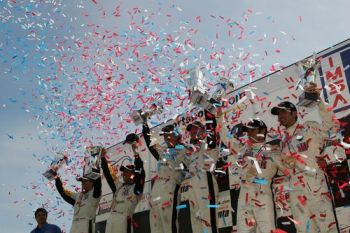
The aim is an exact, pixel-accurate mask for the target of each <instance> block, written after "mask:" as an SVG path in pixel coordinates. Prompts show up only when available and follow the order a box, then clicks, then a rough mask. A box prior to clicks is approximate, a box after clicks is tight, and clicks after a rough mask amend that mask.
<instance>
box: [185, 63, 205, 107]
mask: <svg viewBox="0 0 350 233" xmlns="http://www.w3.org/2000/svg"><path fill="white" fill-rule="evenodd" d="M203 78H204V77H203V73H202V71H200V69H199V68H198V67H197V68H194V69H192V70H190V71H189V72H188V74H187V75H186V76H185V82H186V85H187V88H188V90H189V97H190V101H191V103H193V104H194V105H195V106H198V107H201V108H204V106H206V105H207V104H208V103H207V102H208V99H209V95H208V93H207V92H206V90H205V88H204V86H203Z"/></svg>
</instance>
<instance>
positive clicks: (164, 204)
mask: <svg viewBox="0 0 350 233" xmlns="http://www.w3.org/2000/svg"><path fill="white" fill-rule="evenodd" d="M315 109H316V110H317V111H318V114H319V116H320V117H321V120H322V122H315V121H312V120H310V121H307V122H303V123H301V121H300V120H299V118H300V117H299V115H298V111H297V108H296V106H295V105H294V104H293V103H291V102H287V101H285V102H281V103H279V104H278V105H277V106H274V107H273V108H272V109H271V114H272V115H273V116H275V117H276V118H275V119H276V120H278V122H279V123H280V125H281V128H280V129H281V130H280V131H279V132H278V133H279V136H278V137H277V138H275V140H272V141H271V140H270V141H268V140H267V138H268V137H267V134H268V130H269V126H267V125H266V124H265V123H264V122H263V121H262V120H261V119H259V118H254V119H247V121H246V122H242V123H243V124H242V125H241V126H242V127H239V128H235V129H234V130H231V129H229V127H227V126H228V125H230V123H231V120H232V114H231V113H230V111H225V112H224V111H223V107H218V108H217V109H216V110H215V112H209V111H207V110H206V111H205V122H200V121H194V122H192V123H190V124H189V125H187V127H186V133H187V135H189V140H184V139H183V135H182V132H180V130H179V129H178V128H177V127H176V126H175V125H173V124H170V125H166V126H165V127H163V128H162V129H161V134H162V136H163V139H164V143H159V142H158V141H157V140H155V138H154V135H153V132H152V130H151V129H150V127H149V124H148V121H147V116H144V117H143V122H144V123H143V126H142V135H143V139H144V142H145V143H146V146H147V148H148V150H149V151H150V153H151V154H152V156H153V157H154V158H155V160H157V167H156V171H157V174H156V176H155V177H151V178H152V189H151V192H150V198H149V200H148V201H149V206H150V219H149V221H150V227H151V232H152V233H176V232H181V233H184V232H187V231H185V230H184V229H185V228H184V227H186V229H190V232H193V233H201V232H206V233H217V232H219V231H218V226H217V220H218V217H217V206H218V201H217V200H218V195H219V191H218V190H219V188H218V182H217V177H218V173H220V174H222V173H226V174H228V176H229V178H231V177H232V179H238V180H239V186H240V191H239V192H240V193H239V199H238V204H237V210H236V211H237V232H239V233H245V232H247V233H248V232H261V233H274V232H275V233H277V232H283V231H282V230H280V231H279V230H278V227H277V226H276V220H275V219H276V218H275V209H276V208H275V206H276V200H278V198H276V197H278V196H279V194H280V193H281V192H285V191H286V190H287V191H288V193H289V196H290V198H289V202H290V203H283V205H282V207H281V208H282V209H283V208H287V207H289V206H290V207H291V216H288V218H289V219H291V220H292V221H293V223H294V226H295V230H296V232H298V233H304V232H305V233H307V232H308V233H312V232H324V233H326V232H338V229H337V224H336V218H335V215H334V208H333V206H332V195H331V194H330V192H329V189H328V186H327V180H326V176H325V172H324V166H325V164H327V163H333V162H337V161H339V158H340V157H341V156H342V155H341V152H339V151H341V149H339V148H337V147H339V145H337V144H336V143H326V142H329V141H330V140H333V136H334V135H336V134H337V132H338V130H339V125H338V124H337V122H336V121H335V120H334V116H333V113H332V112H331V111H329V110H327V108H326V106H325V104H324V103H323V101H322V100H321V99H320V100H319V101H318V105H317V106H315ZM235 111H236V110H235ZM237 111H241V110H237ZM125 142H126V143H128V144H129V145H130V146H131V148H132V151H133V153H134V154H133V156H134V163H133V164H129V165H126V166H121V167H120V168H119V171H120V172H121V176H122V178H123V179H122V180H123V181H122V182H121V181H120V179H119V177H118V176H117V174H118V173H116V172H115V169H113V168H112V166H111V165H110V162H109V160H108V151H107V150H105V149H103V151H102V155H101V168H102V169H101V170H102V171H101V173H103V175H104V177H105V179H106V181H107V183H108V185H109V187H110V189H111V190H112V193H113V201H112V204H111V208H110V215H109V218H108V220H107V225H106V233H127V232H130V229H129V228H130V226H131V225H132V224H130V222H131V221H132V216H133V213H134V210H135V208H136V206H137V204H138V202H139V200H140V199H141V197H142V195H143V189H144V183H145V170H144V168H143V161H142V158H141V156H140V154H139V146H140V143H141V142H140V138H139V137H138V136H137V135H136V134H130V135H128V136H127V137H126V140H125ZM222 145H225V147H226V150H227V151H229V155H228V156H227V160H226V161H225V163H224V165H221V166H218V163H217V162H218V161H219V160H222V158H221V156H220V150H221V149H222ZM336 150H337V156H335V157H336V159H332V158H334V156H333V155H332V154H331V153H334V152H335V151H336ZM79 181H81V184H82V191H81V192H79V193H73V192H70V191H68V190H66V189H65V187H64V185H63V183H62V181H61V179H60V177H59V175H57V176H56V177H55V183H56V188H57V190H58V192H59V193H60V195H61V196H62V198H63V199H64V200H65V201H66V202H68V203H69V204H71V205H72V206H73V208H74V215H73V223H72V226H71V230H70V232H71V233H90V232H94V223H95V216H96V210H97V207H98V204H99V201H100V199H101V178H99V179H96V180H92V179H90V178H87V177H84V176H83V177H81V178H80V179H79ZM281 183H282V185H281ZM276 184H277V185H276ZM183 209H189V210H190V214H189V216H190V218H188V219H183V218H181V217H179V212H180V211H181V210H183ZM42 215H43V216H44V217H47V212H46V211H42V210H38V211H37V212H36V213H35V217H36V219H37V221H38V226H37V228H36V229H34V230H33V232H57V230H58V231H59V229H58V228H57V227H53V226H51V225H49V224H46V223H45V222H46V220H45V222H43V221H41V220H40V221H39V219H40V218H41V216H42ZM184 223H185V224H184ZM186 223H188V224H186Z"/></svg>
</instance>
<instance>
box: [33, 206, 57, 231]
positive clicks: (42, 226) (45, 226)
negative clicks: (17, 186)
mask: <svg viewBox="0 0 350 233" xmlns="http://www.w3.org/2000/svg"><path fill="white" fill-rule="evenodd" d="M34 216H35V220H36V222H37V223H38V225H37V227H36V228H35V229H34V230H32V231H31V232H30V233H61V232H62V231H61V229H60V228H59V227H58V226H56V225H54V224H49V223H47V211H46V210H45V209H44V208H38V209H37V210H36V211H35V213H34Z"/></svg>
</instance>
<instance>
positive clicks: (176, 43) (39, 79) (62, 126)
mask: <svg viewBox="0 0 350 233" xmlns="http://www.w3.org/2000/svg"><path fill="white" fill-rule="evenodd" d="M70 7H71V5H69V6H68V4H67V3H65V2H64V1H54V0H53V1H39V2H35V1H3V2H1V14H0V15H1V21H2V23H3V26H2V27H1V33H2V34H3V35H6V36H5V39H4V40H2V42H1V44H0V50H1V52H2V53H1V55H0V56H1V57H0V59H1V60H0V61H1V62H2V64H3V66H4V67H6V69H5V70H4V71H3V73H4V74H5V75H6V77H7V78H9V79H11V81H14V82H20V83H23V86H26V85H29V86H30V87H31V89H30V88H22V90H21V95H22V97H21V98H20V99H18V98H15V96H13V97H12V96H9V97H8V102H6V105H9V104H22V108H23V109H24V110H25V111H26V112H27V113H30V114H31V115H32V116H33V118H34V119H35V121H36V123H37V124H38V125H39V131H38V132H37V135H36V136H37V137H38V138H39V140H41V141H43V142H45V144H46V145H47V147H48V148H47V150H48V151H49V153H53V152H54V151H60V150H65V151H67V152H68V153H69V154H70V163H69V166H68V167H67V169H68V171H69V172H70V173H72V174H73V175H72V177H74V176H75V175H78V174H80V172H81V169H80V166H81V159H82V156H83V151H84V147H85V146H87V145H92V144H101V145H104V146H111V145H113V144H115V143H117V142H119V141H121V140H122V139H123V137H124V135H125V134H126V133H129V132H132V131H135V127H134V125H133V122H132V121H131V118H130V116H129V114H130V112H131V111H132V110H134V109H140V108H143V107H145V106H147V105H149V104H152V103H154V102H156V101H159V100H161V102H162V103H163V105H164V107H165V108H166V111H165V113H164V114H163V115H162V116H160V117H159V118H158V123H159V122H162V121H164V119H169V118H173V117H174V115H178V114H181V113H182V112H184V111H186V110H187V108H188V104H189V103H188V99H187V93H186V86H185V84H184V79H183V77H184V74H186V70H188V69H191V68H193V67H196V66H199V67H200V68H201V69H202V71H203V72H204V73H205V76H206V85H207V86H208V87H209V88H210V87H213V86H215V84H216V80H217V79H218V78H219V77H220V76H226V77H228V78H230V80H232V81H233V82H234V83H235V85H236V86H239V85H242V84H244V83H248V82H251V81H253V80H256V79H257V78H260V77H261V76H262V75H264V74H265V73H263V72H264V70H268V69H266V68H265V69H264V67H269V66H270V64H264V57H266V56H269V55H268V54H270V53H281V50H279V49H278V47H277V45H278V40H277V37H278V36H279V37H281V36H282V37H286V34H287V33H285V34H281V33H279V32H278V34H279V35H274V36H272V35H267V34H266V33H264V32H263V31H262V30H260V29H259V28H258V27H257V26H256V25H251V24H250V19H251V18H252V17H256V18H260V19H261V20H264V19H265V20H266V21H268V22H270V23H273V20H272V17H269V16H264V15H263V13H261V12H255V11H254V9H246V10H245V11H244V12H242V13H241V15H238V16H224V15H216V14H214V13H213V14H209V15H200V14H198V15H193V16H191V17H188V14H184V10H183V7H182V6H180V5H176V4H174V3H170V2H163V1H154V2H153V3H152V6H151V7H150V8H145V6H140V7H138V6H131V4H130V5H127V4H125V3H121V2H113V4H103V3H102V2H99V1H91V2H85V1H80V2H79V3H77V4H76V5H75V7H74V9H71V8H70ZM96 18H98V20H96ZM96 21H97V22H96ZM78 25H79V26H78ZM207 27H210V29H211V30H210V33H209V34H208V30H207ZM254 43H260V44H266V45H267V47H269V46H271V49H267V48H266V50H265V51H263V52H262V53H261V52H259V51H258V50H257V48H256V47H255V46H254V45H253V44H254ZM241 45H242V47H240V46H241ZM243 46H244V47H243ZM258 62H259V63H258ZM273 66H274V67H275V66H276V69H278V66H279V65H278V64H273ZM274 70H275V69H273V70H271V71H274ZM6 135H7V136H8V138H9V139H12V140H14V139H16V137H15V136H13V135H12V134H11V133H7V134H6ZM32 157H33V159H35V160H38V161H39V162H40V163H43V164H46V165H48V164H49V163H50V161H51V158H52V156H51V155H44V156H41V155H40V156H39V155H36V154H33V156H32ZM41 172H42V171H38V173H39V174H40V173H41ZM46 183H47V182H46V181H44V180H40V181H39V182H34V183H31V184H30V185H26V186H25V187H23V188H25V189H31V190H32V192H35V195H36V196H37V197H38V199H37V200H34V202H35V201H38V202H39V203H41V204H44V205H45V206H48V207H49V206H50V207H53V208H54V209H55V217H56V218H60V217H62V216H64V215H65V213H64V211H63V210H62V209H61V207H60V206H61V204H62V200H61V199H60V198H57V200H52V199H50V200H46V201H45V203H42V201H43V199H45V197H44V194H43V193H44V192H45V190H47V189H53V187H52V184H48V185H45V184H46ZM71 188H73V189H78V187H76V186H74V184H72V185H71ZM25 203H27V201H26V200H24V199H22V200H21V201H17V202H16V203H15V204H16V205H18V204H20V205H24V204H25ZM30 205H33V204H32V203H30ZM35 206H36V205H34V207H33V208H35ZM66 215H67V214H66ZM18 216H19V217H20V215H18Z"/></svg>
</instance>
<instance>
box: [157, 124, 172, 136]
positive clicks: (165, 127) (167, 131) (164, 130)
mask: <svg viewBox="0 0 350 233" xmlns="http://www.w3.org/2000/svg"><path fill="white" fill-rule="evenodd" d="M174 129H175V126H174V125H167V126H164V127H163V128H162V130H161V132H160V135H164V133H170V132H173V131H174Z"/></svg>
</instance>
